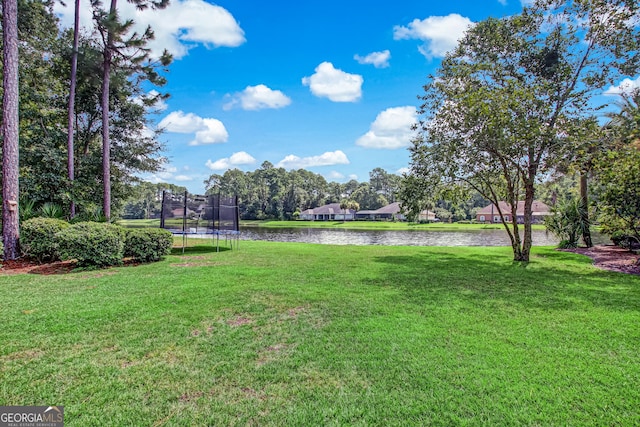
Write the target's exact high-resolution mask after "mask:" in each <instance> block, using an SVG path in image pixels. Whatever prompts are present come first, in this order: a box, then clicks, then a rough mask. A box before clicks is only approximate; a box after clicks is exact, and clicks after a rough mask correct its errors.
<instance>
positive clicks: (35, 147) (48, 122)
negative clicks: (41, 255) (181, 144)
mask: <svg viewBox="0 0 640 427" xmlns="http://www.w3.org/2000/svg"><path fill="white" fill-rule="evenodd" d="M135 3H136V5H137V6H138V7H140V8H144V7H164V6H166V4H167V2H166V1H165V2H155V3H154V2H149V1H145V0H135ZM75 6H76V24H75V27H74V28H72V29H67V30H63V29H62V28H61V27H60V25H59V22H58V19H57V17H56V16H55V14H54V13H53V2H52V1H40V0H3V9H2V19H3V26H2V30H3V31H2V36H3V43H2V49H1V51H2V73H3V79H4V80H3V81H4V84H3V88H2V89H3V93H2V98H3V123H2V126H3V144H2V156H3V171H2V172H3V173H2V188H3V195H2V196H3V205H2V207H3V209H2V214H3V216H2V224H3V241H4V246H5V249H4V255H5V259H14V258H15V257H17V256H18V255H19V251H18V246H17V243H18V238H19V227H18V223H19V211H20V207H21V206H22V207H25V206H27V205H29V209H27V210H29V211H31V210H33V209H38V208H40V207H42V206H44V205H45V204H56V205H59V206H63V207H64V209H65V211H66V212H68V213H67V215H65V216H66V217H67V218H72V217H74V216H76V215H78V216H80V217H82V216H83V215H94V214H95V212H96V211H97V210H100V211H101V213H102V215H103V216H104V217H106V218H107V219H109V218H110V217H111V210H112V209H113V210H114V211H115V212H119V211H120V210H121V209H122V206H123V204H124V201H125V199H126V198H127V197H128V196H129V194H130V191H131V188H132V185H134V184H136V183H137V182H139V179H138V178H137V177H136V175H137V174H139V173H141V172H156V171H158V170H160V169H161V167H162V165H163V163H164V161H165V159H164V157H163V156H162V150H163V146H162V144H161V143H160V141H159V140H158V135H157V134H156V133H154V132H151V131H150V130H149V129H150V128H151V126H150V125H151V123H150V119H149V113H150V112H152V111H153V109H154V106H155V105H156V103H157V102H158V101H159V100H160V99H163V98H165V97H166V96H167V95H166V94H161V93H159V92H158V91H149V89H150V88H151V87H157V88H159V87H161V86H163V85H164V84H165V83H166V80H165V77H164V76H163V75H164V74H165V73H166V71H167V67H168V65H169V64H170V62H171V57H170V55H168V54H167V53H166V52H165V53H164V54H163V55H162V56H161V57H160V58H153V57H151V55H150V52H149V49H148V48H147V43H148V41H149V40H151V39H152V38H153V31H152V30H151V29H150V28H148V29H147V30H146V31H144V32H143V33H142V34H138V33H132V32H131V31H130V30H131V26H132V25H133V22H132V21H121V20H120V19H119V17H118V13H117V12H118V11H117V2H116V0H111V3H110V6H109V8H108V9H107V10H105V9H104V6H103V5H102V3H101V2H100V1H98V0H92V1H91V2H90V6H86V5H85V6H84V7H91V10H92V12H93V22H92V24H93V27H94V31H92V32H80V31H79V25H80V23H79V22H78V20H77V16H78V12H79V7H80V2H79V1H76V2H75ZM81 24H83V25H86V26H89V24H91V23H81ZM18 183H19V185H18Z"/></svg>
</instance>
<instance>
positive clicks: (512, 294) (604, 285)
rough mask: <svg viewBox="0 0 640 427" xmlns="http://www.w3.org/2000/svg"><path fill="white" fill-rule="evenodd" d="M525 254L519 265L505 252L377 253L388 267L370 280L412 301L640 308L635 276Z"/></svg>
mask: <svg viewBox="0 0 640 427" xmlns="http://www.w3.org/2000/svg"><path fill="white" fill-rule="evenodd" d="M545 258H546V259H545ZM531 259H532V261H531V262H530V263H528V264H523V263H517V262H513V261H511V260H510V259H509V258H508V256H507V255H506V253H498V252H488V253H487V255H486V256H481V255H477V254H464V255H461V254H460V253H448V252H446V251H443V252H437V253H421V254H416V255H412V256H385V257H378V258H376V259H375V261H376V262H380V263H385V264H389V265H390V266H392V267H391V268H388V269H386V273H383V275H382V276H381V277H379V278H378V279H377V280H373V281H372V282H371V284H374V285H380V286H394V287H397V288H399V289H401V290H402V291H403V293H404V295H405V296H406V298H408V299H409V300H410V301H412V302H414V303H416V304H424V303H425V302H428V303H434V304H446V303H447V301H451V300H467V301H472V302H473V303H475V304H486V305H487V306H491V305H493V304H495V303H497V302H505V303H509V304H516V305H520V306H522V307H523V308H527V309H532V308H535V309H542V310H573V309H579V308H580V307H584V306H585V305H587V306H593V307H606V308H608V309H614V310H619V311H627V310H633V311H637V310H640V280H638V278H637V277H635V276H630V275H624V274H622V273H612V272H607V271H601V270H596V269H591V268H589V267H587V265H589V264H591V260H590V259H588V258H586V257H580V256H576V255H574V254H569V253H563V252H555V251H551V250H544V251H541V252H539V253H536V254H534V255H533V256H532V258H531ZM547 259H548V260H547ZM583 267H584V269H583Z"/></svg>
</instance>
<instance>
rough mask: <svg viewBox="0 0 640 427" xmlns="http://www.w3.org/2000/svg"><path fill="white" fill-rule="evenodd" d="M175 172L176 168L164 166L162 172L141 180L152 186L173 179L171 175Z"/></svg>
mask: <svg viewBox="0 0 640 427" xmlns="http://www.w3.org/2000/svg"><path fill="white" fill-rule="evenodd" d="M177 171H178V168H176V167H175V166H170V165H166V166H165V167H164V168H163V169H162V170H160V171H158V172H156V173H153V174H151V175H149V176H147V177H144V178H143V179H144V180H145V181H148V182H151V183H153V184H158V183H160V182H167V181H168V180H170V179H172V178H173V174H175V173H176V172H177Z"/></svg>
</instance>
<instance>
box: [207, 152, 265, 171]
mask: <svg viewBox="0 0 640 427" xmlns="http://www.w3.org/2000/svg"><path fill="white" fill-rule="evenodd" d="M255 162H256V159H254V158H253V156H251V155H250V154H249V153H247V152H245V151H240V152H238V153H233V154H232V155H231V157H225V158H222V159H219V160H216V161H215V162H212V161H211V159H209V160H207V162H206V163H205V165H206V166H207V167H208V168H209V169H211V170H226V169H231V168H232V167H234V166H241V165H251V164H254V163H255Z"/></svg>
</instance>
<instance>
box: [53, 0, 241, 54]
mask: <svg viewBox="0 0 640 427" xmlns="http://www.w3.org/2000/svg"><path fill="white" fill-rule="evenodd" d="M65 3H66V6H62V4H60V2H55V3H54V11H55V12H56V14H57V15H58V16H59V17H60V19H61V22H62V25H63V26H66V27H71V26H72V25H73V2H65ZM108 4H109V3H108V2H105V7H107V6H108ZM118 11H119V14H120V17H121V19H123V20H124V19H133V20H134V25H133V28H132V30H133V31H137V32H138V33H142V32H144V31H145V29H146V27H147V26H151V28H152V29H153V31H154V34H155V39H154V40H152V41H151V42H150V43H149V47H150V48H151V51H152V52H153V54H154V55H156V56H158V55H159V54H161V53H162V51H163V50H164V49H165V48H166V49H167V50H168V51H169V52H170V53H172V54H173V56H174V58H178V59H179V58H181V57H183V56H185V55H186V54H187V53H188V51H189V49H190V48H191V47H193V46H195V45H197V44H203V45H205V46H207V47H211V46H213V47H218V46H226V47H236V46H239V45H241V44H242V43H244V42H245V41H246V39H245V37H244V31H243V30H242V28H240V26H239V25H238V23H237V22H236V20H235V18H234V17H233V15H231V13H229V11H227V10H226V9H224V8H223V7H220V6H217V5H214V4H211V3H208V2H206V1H203V0H183V1H181V0H176V1H172V2H171V3H170V4H169V6H167V7H166V8H165V9H161V10H153V9H151V8H148V9H145V10H138V9H136V7H135V5H133V4H131V3H129V2H121V3H119V4H118ZM80 22H81V23H82V25H83V26H85V27H90V26H92V25H93V20H92V16H91V8H89V7H83V8H81V16H80Z"/></svg>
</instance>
